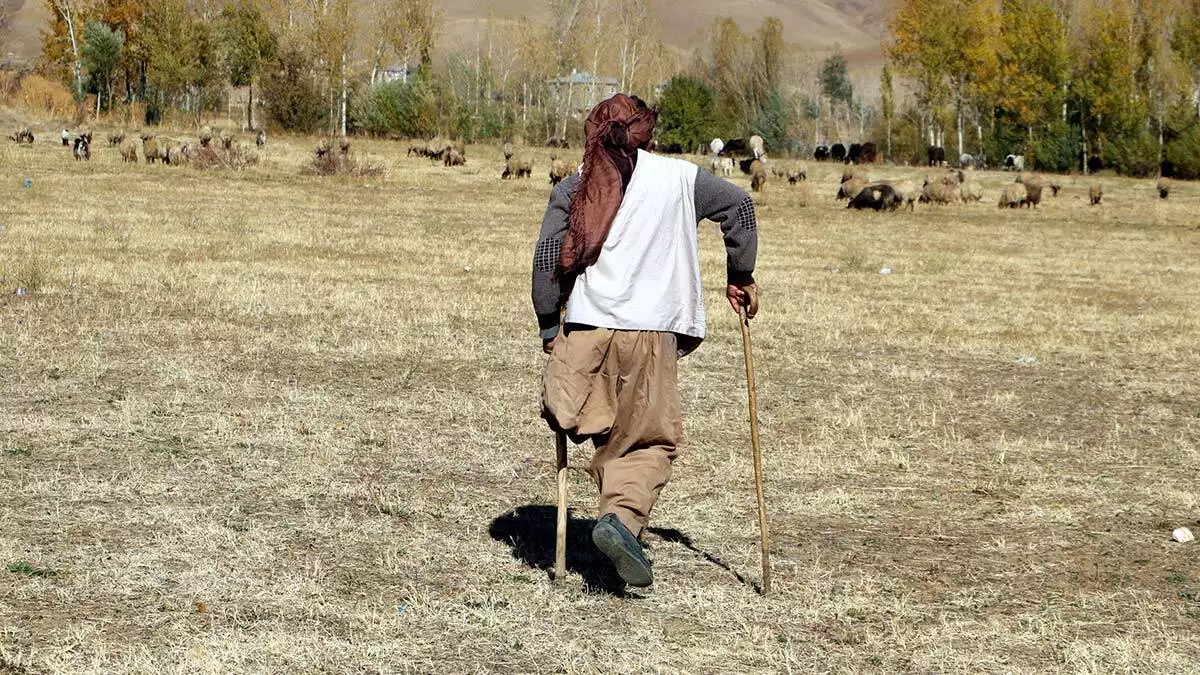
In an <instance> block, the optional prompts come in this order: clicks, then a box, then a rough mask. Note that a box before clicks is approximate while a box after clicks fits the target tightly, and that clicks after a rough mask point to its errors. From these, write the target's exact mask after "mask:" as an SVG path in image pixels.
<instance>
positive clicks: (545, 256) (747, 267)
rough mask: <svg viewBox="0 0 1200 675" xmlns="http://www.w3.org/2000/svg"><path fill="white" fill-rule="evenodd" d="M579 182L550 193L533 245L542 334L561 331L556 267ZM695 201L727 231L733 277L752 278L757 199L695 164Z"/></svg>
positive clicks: (570, 180)
mask: <svg viewBox="0 0 1200 675" xmlns="http://www.w3.org/2000/svg"><path fill="white" fill-rule="evenodd" d="M578 185H579V176H578V175H574V176H571V177H570V178H567V179H566V180H564V181H563V182H561V183H559V184H558V185H557V186H556V187H555V188H554V190H553V191H552V192H551V193H550V205H549V206H548V207H547V208H546V216H545V218H543V219H542V231H541V235H540V236H539V238H538V242H537V246H536V248H535V249H534V255H533V309H534V312H536V313H537V318H538V328H539V329H540V331H541V336H542V339H544V340H549V339H551V338H553V337H554V336H556V335H558V328H559V325H558V324H559V312H560V310H561V309H562V292H561V289H560V288H559V285H558V283H557V282H555V280H554V272H555V270H556V268H557V266H558V258H559V255H560V254H561V252H562V245H563V240H564V239H565V238H566V234H567V227H568V226H569V220H570V211H571V193H572V192H574V190H575V188H576V186H578ZM695 201H696V217H697V218H699V219H700V220H705V219H707V220H711V221H713V222H715V223H718V224H719V225H720V226H721V232H723V233H724V237H725V251H726V253H727V258H726V267H727V270H728V279H729V283H738V284H745V283H751V282H753V281H754V263H755V259H756V258H757V256H758V222H757V220H756V218H755V209H754V200H753V199H751V198H750V196H749V195H748V194H746V192H745V190H742V189H741V188H739V187H738V186H736V185H734V184H733V183H730V182H729V181H726V180H723V179H721V178H717V177H716V176H714V175H713V174H711V173H709V172H708V171H705V170H704V169H700V168H697V170H696V194H695Z"/></svg>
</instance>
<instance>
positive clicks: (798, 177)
mask: <svg viewBox="0 0 1200 675" xmlns="http://www.w3.org/2000/svg"><path fill="white" fill-rule="evenodd" d="M806 180H808V168H807V167H805V166H804V165H803V164H801V165H800V166H796V167H792V168H790V169H788V170H787V182H788V183H790V184H792V185H795V184H796V183H801V182H804V181H806Z"/></svg>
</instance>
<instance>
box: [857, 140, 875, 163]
mask: <svg viewBox="0 0 1200 675" xmlns="http://www.w3.org/2000/svg"><path fill="white" fill-rule="evenodd" d="M878 160H879V147H878V146H876V145H875V144H874V143H863V144H862V148H861V149H860V150H859V153H858V163H859V164H874V163H875V162H876V161H878Z"/></svg>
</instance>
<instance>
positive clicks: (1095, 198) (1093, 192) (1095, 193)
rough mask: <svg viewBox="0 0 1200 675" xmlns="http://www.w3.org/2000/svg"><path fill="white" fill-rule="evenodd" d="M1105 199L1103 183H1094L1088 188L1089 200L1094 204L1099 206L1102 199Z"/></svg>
mask: <svg viewBox="0 0 1200 675" xmlns="http://www.w3.org/2000/svg"><path fill="white" fill-rule="evenodd" d="M1103 199H1104V187H1103V186H1101V185H1093V186H1092V187H1090V188H1088V200H1089V201H1091V203H1092V206H1099V205H1100V201H1101V200H1103Z"/></svg>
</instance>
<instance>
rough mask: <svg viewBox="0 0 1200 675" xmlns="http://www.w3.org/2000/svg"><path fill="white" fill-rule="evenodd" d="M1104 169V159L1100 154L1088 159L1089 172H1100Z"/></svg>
mask: <svg viewBox="0 0 1200 675" xmlns="http://www.w3.org/2000/svg"><path fill="white" fill-rule="evenodd" d="M1103 170H1104V160H1102V159H1100V155H1092V156H1091V157H1088V160H1087V171H1088V173H1100V172H1101V171H1103Z"/></svg>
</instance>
